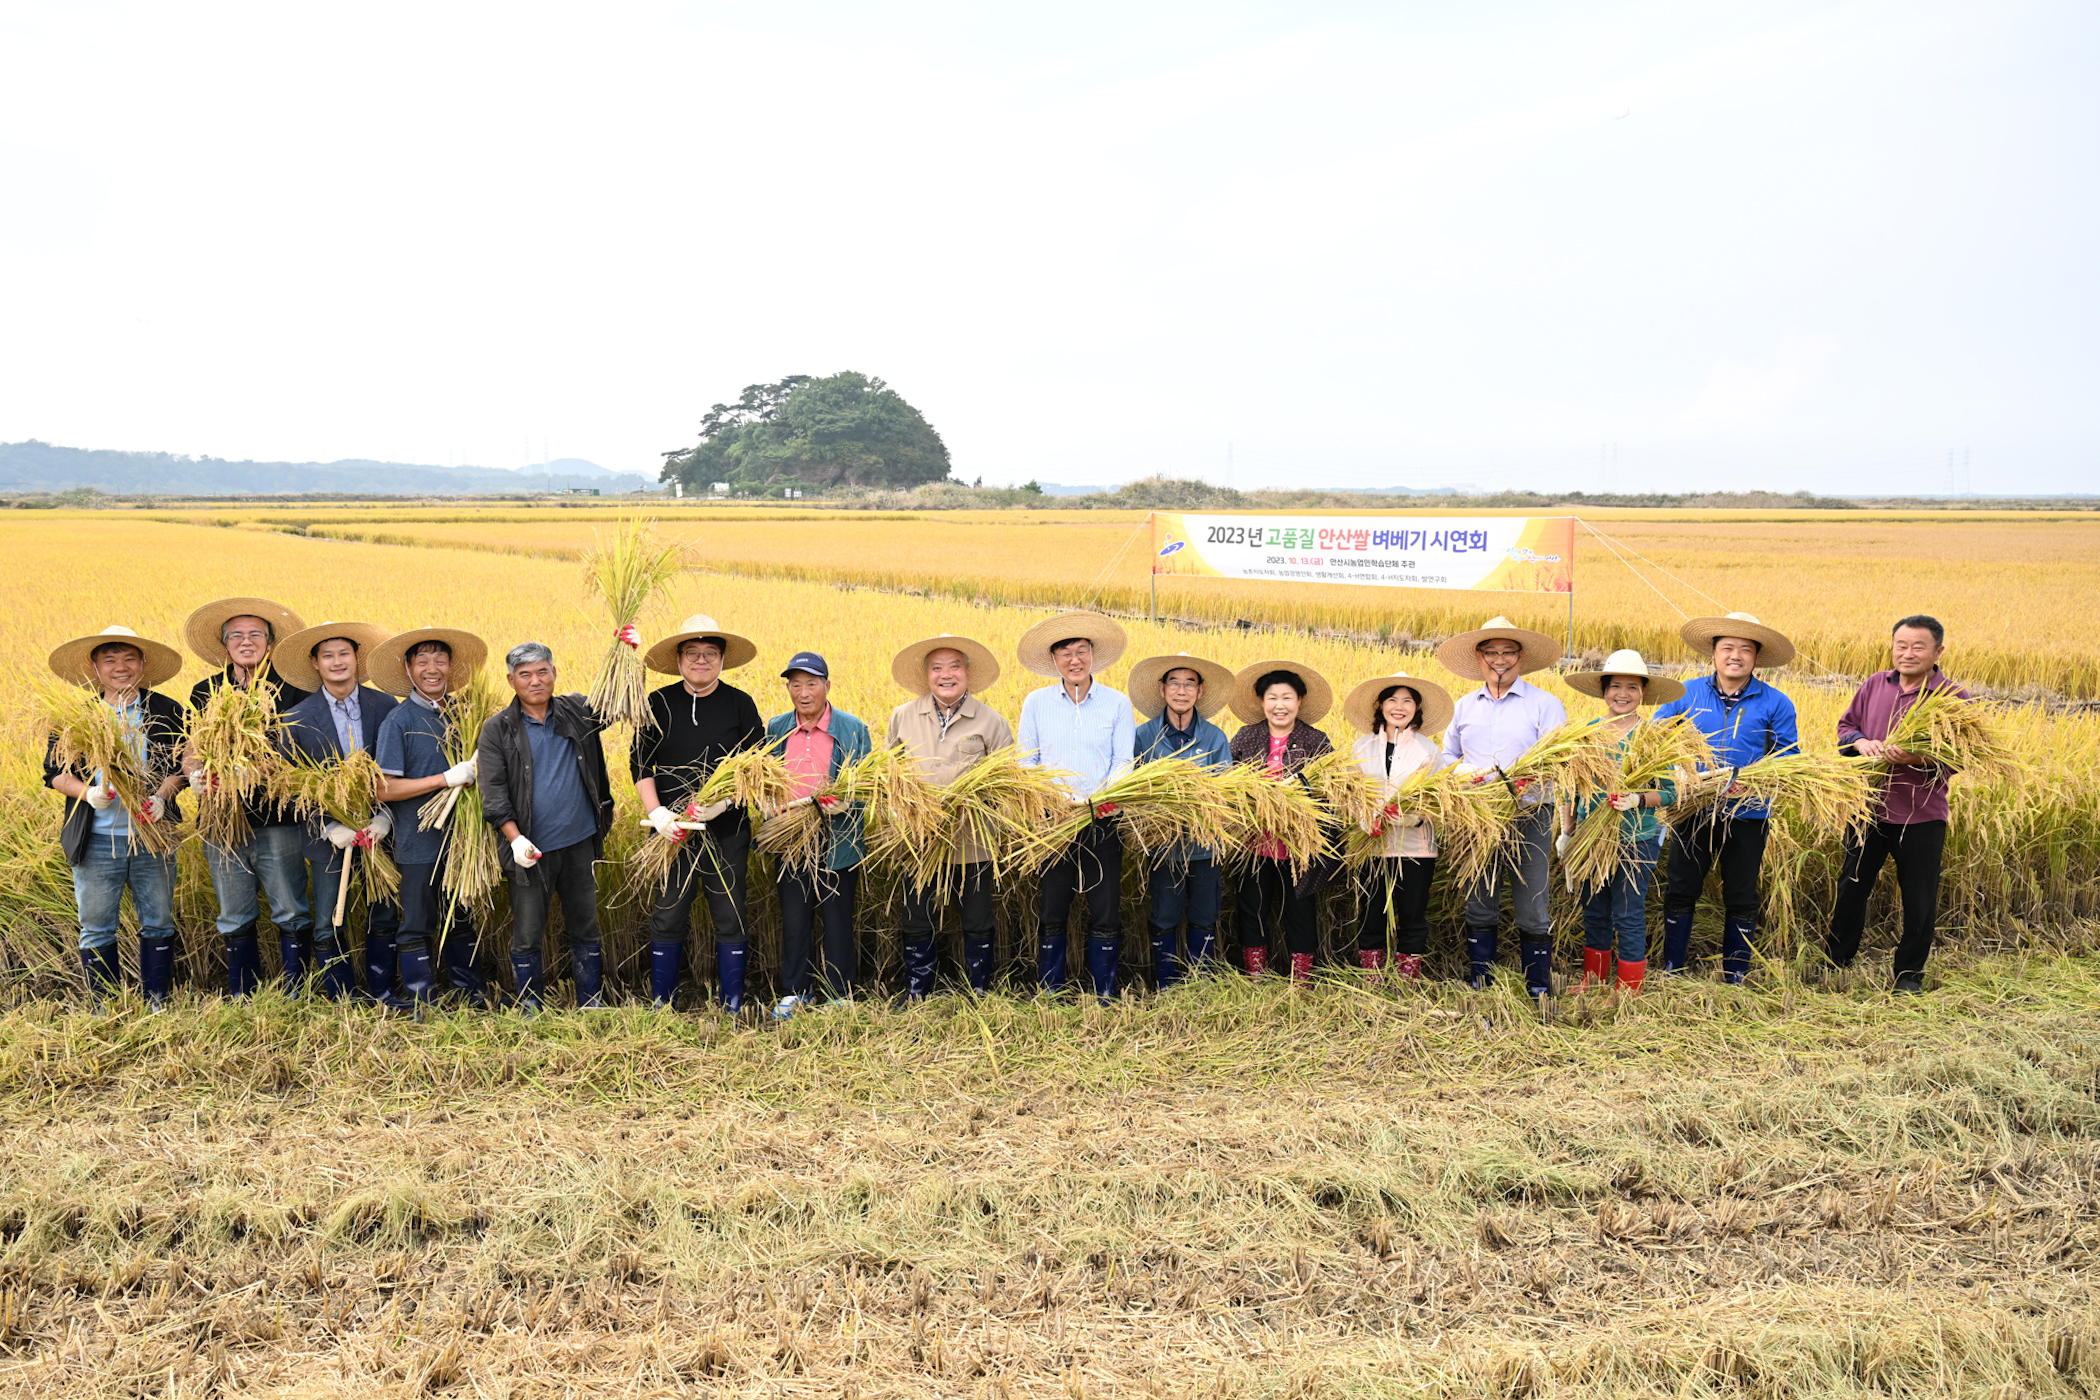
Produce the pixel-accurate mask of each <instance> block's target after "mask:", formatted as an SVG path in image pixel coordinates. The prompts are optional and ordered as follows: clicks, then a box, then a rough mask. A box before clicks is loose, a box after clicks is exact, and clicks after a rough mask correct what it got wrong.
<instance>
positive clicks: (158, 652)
mask: <svg viewBox="0 0 2100 1400" xmlns="http://www.w3.org/2000/svg"><path fill="white" fill-rule="evenodd" d="M110 642H122V643H123V644H124V645H126V646H129V647H137V648H138V651H139V655H140V656H143V657H144V658H145V659H146V669H145V673H144V674H143V675H141V676H140V677H139V689H141V690H150V689H152V688H153V687H154V686H156V685H159V684H161V683H162V682H163V681H171V680H174V679H175V677H176V674H177V673H178V672H180V671H181V670H182V653H181V652H179V651H177V650H175V648H173V647H171V646H169V645H168V644H167V643H166V642H156V641H151V640H148V639H147V638H145V637H141V636H140V635H139V634H138V633H136V632H134V631H132V630H131V629H130V628H129V627H105V628H103V629H102V630H101V631H100V632H97V633H95V634H94V635H93V636H91V637H75V638H74V639H73V640H72V641H70V642H63V643H61V644H60V645H59V646H58V647H56V648H55V649H53V651H52V653H51V673H52V674H53V675H55V676H57V677H58V678H59V679H60V680H62V681H72V682H74V683H75V684H79V685H93V684H95V673H94V672H93V671H92V670H90V669H89V668H88V659H89V658H90V657H92V656H93V655H94V654H95V648H96V647H99V646H104V645H106V644H108V643H110Z"/></svg>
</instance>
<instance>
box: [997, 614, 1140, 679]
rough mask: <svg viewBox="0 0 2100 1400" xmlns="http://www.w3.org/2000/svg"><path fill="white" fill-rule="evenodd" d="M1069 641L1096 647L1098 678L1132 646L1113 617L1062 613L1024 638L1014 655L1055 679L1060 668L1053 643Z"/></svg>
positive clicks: (1039, 672)
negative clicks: (1052, 655) (1075, 639)
mask: <svg viewBox="0 0 2100 1400" xmlns="http://www.w3.org/2000/svg"><path fill="white" fill-rule="evenodd" d="M1068 637H1084V638H1086V639H1087V640H1088V641H1090V642H1092V643H1093V644H1094V674H1095V675H1097V676H1098V675H1100V674H1101V673H1102V672H1103V671H1106V670H1107V669H1108V668H1109V667H1111V666H1113V665H1115V664H1116V659H1117V658H1118V657H1120V656H1122V654H1123V648H1124V647H1126V646H1128V645H1129V644H1130V640H1129V638H1127V637H1125V636H1124V635H1123V625H1122V624H1121V623H1119V622H1117V621H1116V620H1115V619H1114V618H1112V617H1107V616H1104V615H1102V614H1101V613H1097V612H1068V613H1059V614H1058V615H1057V616H1056V617H1046V618H1044V619H1043V620H1042V621H1041V622H1038V623H1037V624H1036V625H1035V626H1033V627H1031V628H1029V629H1028V630H1027V631H1026V632H1023V633H1022V634H1021V641H1020V644H1019V645H1018V646H1016V647H1015V648H1014V654H1015V655H1016V656H1018V657H1020V658H1021V664H1022V665H1023V666H1026V667H1027V668H1028V669H1029V670H1031V671H1033V672H1035V673H1036V674H1037V675H1039V676H1055V675H1056V674H1057V667H1056V665H1055V664H1053V663H1052V662H1051V660H1050V647H1051V644H1052V643H1055V642H1061V641H1064V640H1065V639H1066V638H1068Z"/></svg>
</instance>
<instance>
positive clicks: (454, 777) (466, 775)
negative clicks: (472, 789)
mask: <svg viewBox="0 0 2100 1400" xmlns="http://www.w3.org/2000/svg"><path fill="white" fill-rule="evenodd" d="M475 757H476V758H478V757H480V755H478V754H477V755H475ZM473 781H474V759H473V758H469V759H468V760H466V761H465V762H464V763H455V764H453V765H452V766H451V767H450V768H447V769H446V770H445V786H446V787H448V788H454V787H465V786H466V785H467V784H468V783H471V782H473Z"/></svg>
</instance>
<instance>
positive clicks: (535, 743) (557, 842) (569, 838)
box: [518, 709, 598, 851]
mask: <svg viewBox="0 0 2100 1400" xmlns="http://www.w3.org/2000/svg"><path fill="white" fill-rule="evenodd" d="M547 715H548V717H547V719H534V718H533V717H532V716H531V715H528V714H526V713H525V712H524V711H523V710H522V709H521V710H520V711H519V712H518V718H520V719H522V720H524V721H525V742H526V744H527V746H528V747H529V748H530V749H531V751H532V844H533V845H535V846H537V847H539V848H540V849H541V850H542V851H558V850H561V849H562V848H563V847H565V846H573V845H575V844H576V843H577V842H579V841H588V840H590V839H591V838H592V837H593V836H596V835H597V834H598V814H597V812H596V811H595V810H594V809H593V808H592V806H591V799H590V796H589V794H588V793H586V792H585V791H584V790H583V774H582V773H581V772H580V771H578V768H577V763H578V760H577V757H576V745H575V744H573V743H572V742H570V741H569V739H568V738H566V737H565V736H564V735H562V734H561V733H559V732H558V731H557V730H556V729H555V728H554V726H553V724H552V723H551V722H550V721H551V720H552V719H553V716H554V712H553V711H552V710H551V709H550V710H549V711H548V712H547Z"/></svg>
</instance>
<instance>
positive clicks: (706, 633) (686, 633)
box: [642, 613, 758, 676]
mask: <svg viewBox="0 0 2100 1400" xmlns="http://www.w3.org/2000/svg"><path fill="white" fill-rule="evenodd" d="M699 637H720V638H721V639H722V669H723V670H725V671H734V670H735V669H736V668H737V667H739V666H742V665H745V664H746V663H748V662H750V661H751V660H752V659H753V658H755V657H756V656H757V655H758V643H757V642H754V641H752V640H751V639H750V638H749V637H740V636H738V635H737V634H736V633H734V632H732V631H730V630H729V629H728V628H726V627H722V626H720V625H718V624H717V623H716V622H715V620H714V619H713V618H711V617H709V616H708V615H707V614H706V613H694V614H693V615H692V616H691V617H689V618H687V619H686V620H685V621H683V622H681V623H679V624H678V630H677V631H676V632H673V633H672V634H671V635H670V636H668V637H666V638H664V639H663V640H662V641H660V642H658V643H657V644H656V645H655V646H653V647H651V648H649V650H648V651H646V652H644V653H643V654H642V660H643V661H644V662H646V663H647V664H648V667H649V669H650V670H652V671H656V672H659V673H661V674H663V675H666V676H675V675H677V674H678V649H679V648H680V647H682V646H684V645H685V644H686V643H687V642H690V641H693V640H695V639H696V638H699Z"/></svg>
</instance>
